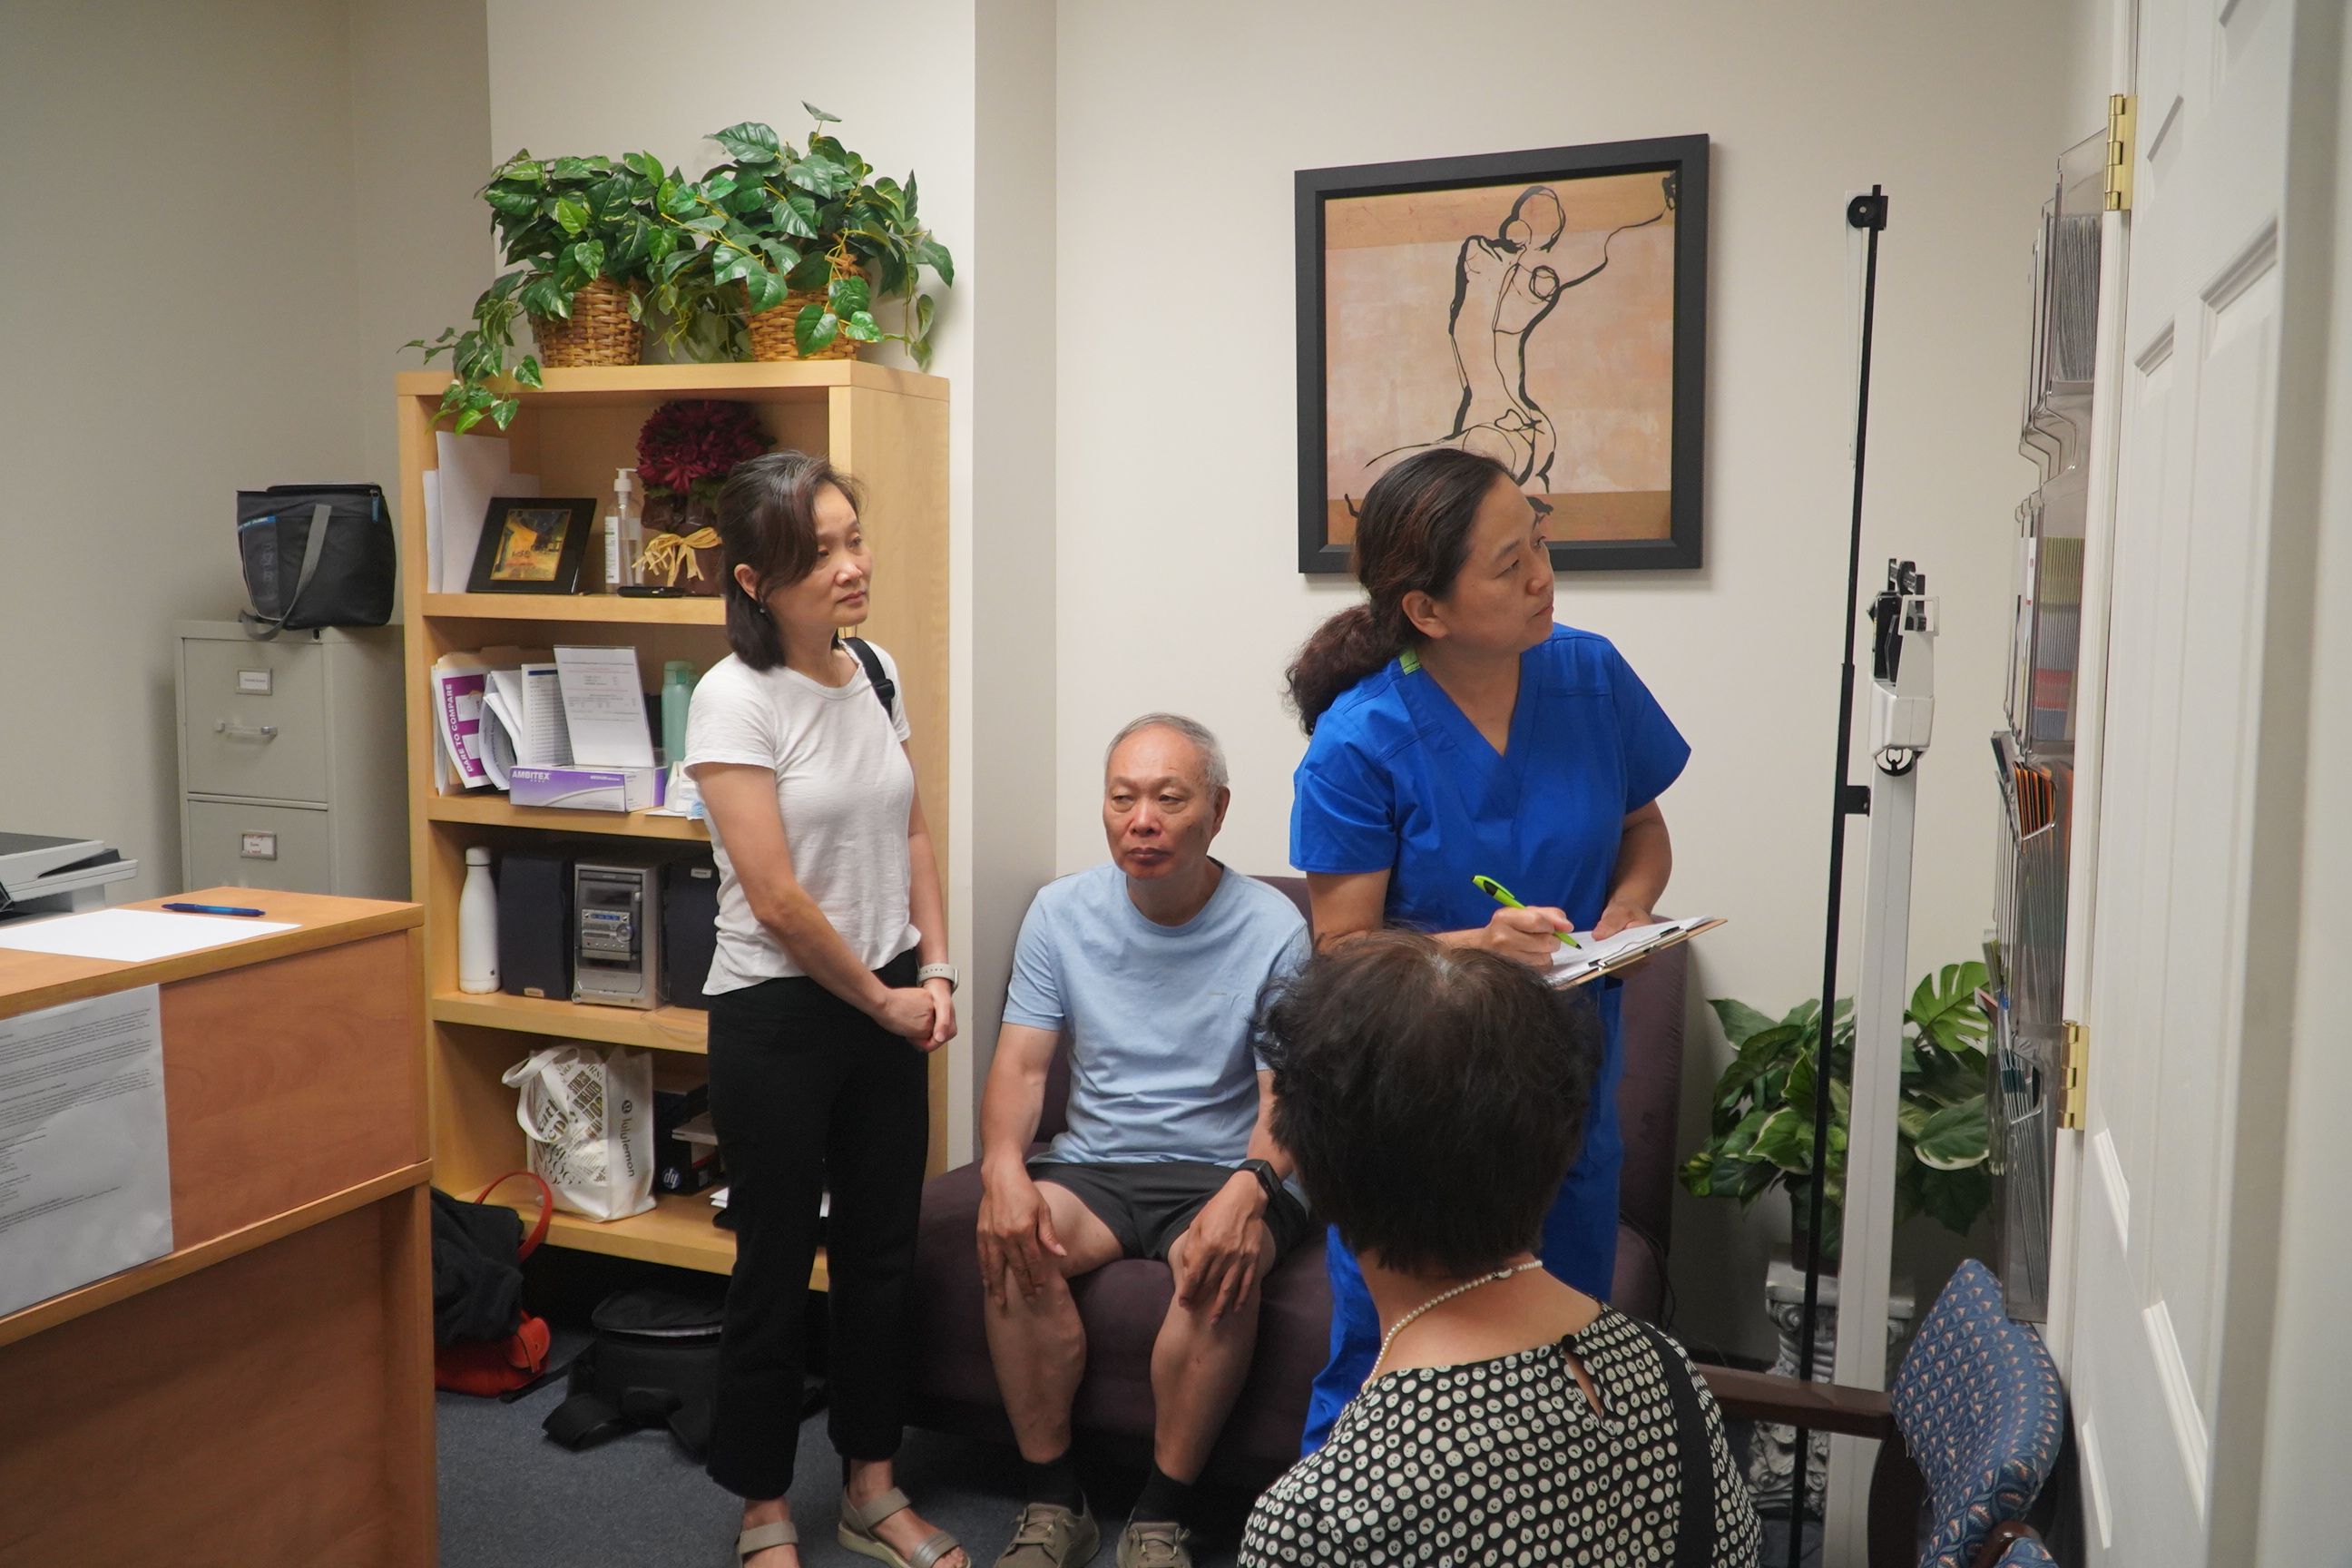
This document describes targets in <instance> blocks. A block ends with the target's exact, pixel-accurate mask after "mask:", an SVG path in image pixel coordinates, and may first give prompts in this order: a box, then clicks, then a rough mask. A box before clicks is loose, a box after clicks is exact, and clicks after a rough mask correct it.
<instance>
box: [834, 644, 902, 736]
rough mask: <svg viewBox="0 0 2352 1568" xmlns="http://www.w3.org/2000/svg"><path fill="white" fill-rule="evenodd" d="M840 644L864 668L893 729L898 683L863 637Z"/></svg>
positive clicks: (896, 721)
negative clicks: (854, 656) (885, 669)
mask: <svg viewBox="0 0 2352 1568" xmlns="http://www.w3.org/2000/svg"><path fill="white" fill-rule="evenodd" d="M841 644H842V646H843V647H845V648H847V649H848V650H849V651H850V652H852V653H854V654H856V656H857V662H858V663H860V664H862V665H864V666H865V667H866V679H867V680H869V681H871V682H873V685H874V695H875V698H876V699H877V700H878V701H880V703H881V704H882V711H883V712H884V713H885V714H887V716H888V718H889V720H890V723H891V725H892V726H893V727H894V728H895V727H896V726H897V724H898V682H897V681H895V680H893V679H890V677H889V676H888V674H887V673H886V672H885V671H884V670H883V668H882V656H881V655H880V654H878V653H876V652H875V651H874V645H873V644H871V643H869V642H867V641H866V639H865V638H864V637H844V638H842V639H841Z"/></svg>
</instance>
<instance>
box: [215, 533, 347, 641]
mask: <svg viewBox="0 0 2352 1568" xmlns="http://www.w3.org/2000/svg"><path fill="white" fill-rule="evenodd" d="M334 515H335V511H334V509H333V508H332V507H330V506H327V505H325V504H324V503H321V504H320V505H317V506H313V507H312V508H311V509H310V532H309V533H308V534H307V535H305V536H304V538H303V541H302V572H301V575H299V576H298V577H297V578H295V579H294V591H293V592H292V593H290V594H289V595H286V597H285V598H284V599H283V600H282V601H280V603H279V605H278V613H277V614H276V615H274V616H263V615H257V614H256V613H254V612H253V611H251V610H239V611H238V612H237V613H236V618H237V621H238V623H239V624H240V625H242V626H244V627H245V635H246V636H247V637H251V638H252V639H253V640H254V641H255V642H268V641H269V640H270V639H271V638H273V637H277V635H278V633H279V632H282V631H284V630H285V629H286V623H287V622H288V621H290V620H292V619H293V618H294V606H295V605H299V604H300V603H301V602H302V590H303V589H305V588H307V587H309V586H310V574H312V573H314V572H316V571H317V570H318V569H319V552H320V551H322V550H324V549H326V547H327V523H328V521H330V520H331V519H332V518H333V517H334ZM285 569H286V563H284V562H282V561H281V562H279V563H278V570H279V571H281V572H283V571H284V570H285Z"/></svg>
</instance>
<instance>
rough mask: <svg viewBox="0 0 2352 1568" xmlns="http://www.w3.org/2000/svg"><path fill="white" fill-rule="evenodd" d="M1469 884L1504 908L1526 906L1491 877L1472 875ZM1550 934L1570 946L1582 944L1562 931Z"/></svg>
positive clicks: (1518, 908) (1514, 908) (1512, 908)
mask: <svg viewBox="0 0 2352 1568" xmlns="http://www.w3.org/2000/svg"><path fill="white" fill-rule="evenodd" d="M1470 885H1471V886H1472V887H1474V888H1475V889H1478V890H1479V891H1480V892H1482V893H1484V894H1486V896H1487V897H1488V898H1490V899H1492V900H1495V901H1496V903H1498V904H1500V905H1502V906H1503V907H1504V908H1505V909H1511V910H1523V909H1526V908H1527V907H1528V906H1527V905H1525V904H1523V903H1521V902H1519V900H1517V899H1515V898H1513V897H1511V889H1508V888H1506V887H1505V886H1503V884H1502V883H1500V882H1497V881H1496V880H1495V879H1494V878H1492V877H1473V878H1471V879H1470ZM1552 935H1554V936H1556V937H1558V938H1559V940H1560V941H1561V942H1565V943H1566V944H1567V945H1569V946H1570V947H1574V948H1581V947H1582V946H1583V945H1584V944H1583V943H1582V942H1579V941H1577V940H1576V939H1575V938H1574V937H1572V936H1570V935H1569V934H1568V933H1567V932H1566V931H1554V932H1552Z"/></svg>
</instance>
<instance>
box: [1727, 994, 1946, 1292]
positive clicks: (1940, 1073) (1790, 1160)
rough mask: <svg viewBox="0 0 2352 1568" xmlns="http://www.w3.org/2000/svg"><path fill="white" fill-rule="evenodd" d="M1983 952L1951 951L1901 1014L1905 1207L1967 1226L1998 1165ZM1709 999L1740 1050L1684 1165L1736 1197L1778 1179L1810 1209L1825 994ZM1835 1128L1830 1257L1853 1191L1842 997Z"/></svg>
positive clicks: (1826, 1207) (1826, 1215)
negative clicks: (1988, 1077)
mask: <svg viewBox="0 0 2352 1568" xmlns="http://www.w3.org/2000/svg"><path fill="white" fill-rule="evenodd" d="M1983 984H1985V966H1984V965H1983V964H1982V963H1975V962H1970V963H1948V964H1946V965H1945V966H1944V967H1943V968H1942V969H1941V970H1939V971H1937V973H1933V974H1930V975H1927V976H1926V977H1925V978H1924V979H1922V980H1921V981H1920V982H1919V984H1918V986H1917V988H1916V989H1915V990H1914V991H1913V992H1912V993H1911V1001H1910V1005H1908V1006H1907V1007H1906V1009H1905V1010H1904V1015H1903V1026H1904V1027H1903V1047H1902V1091H1901V1093H1902V1098H1901V1101H1900V1104H1899V1106H1898V1108H1897V1110H1896V1113H1895V1115H1896V1122H1897V1127H1898V1135H1897V1140H1896V1142H1897V1143H1898V1145H1899V1147H1898V1149H1897V1152H1896V1156H1895V1159H1896V1164H1895V1219H1896V1220H1897V1222H1898V1223H1899V1222H1900V1221H1902V1220H1905V1219H1908V1218H1909V1217H1911V1216H1912V1215H1915V1214H1927V1215H1932V1216H1933V1217H1934V1218H1936V1219H1937V1221H1939V1222H1940V1223H1941V1224H1943V1225H1944V1226H1947V1227H1948V1228H1949V1229H1951V1230H1954V1231H1957V1232H1959V1233H1960V1234H1962V1235H1965V1234H1967V1232H1968V1230H1969V1227H1970V1226H1973V1225H1975V1223H1976V1222H1977V1219H1978V1218H1979V1216H1980V1215H1982V1214H1983V1213H1984V1211H1985V1209H1986V1208H1987V1207H1988V1206H1989V1205H1990V1203H1991V1202H1992V1177H1991V1173H1990V1171H1989V1170H1988V1168H1987V1163H1986V1162H1987V1157H1988V1154H1989V1152H1990V1134H1991V1121H1990V1112H1989V1110H1988V1109H1987V1106H1986V1100H1985V1051H1984V1040H1985V1036H1986V1023H1985V1016H1984V1012H1983V1009H1982V1008H1981V1007H1979V1005H1978V1003H1977V1000H1976V996H1977V991H1978V989H1979V987H1981V986H1982V985H1983ZM1707 1005H1709V1006H1711V1007H1713V1008H1714V1009H1715V1016H1716V1017H1717V1019H1719V1020H1721V1022H1722V1024H1723V1030H1724V1033H1725V1035H1726V1036H1727V1037H1729V1039H1730V1042H1731V1046H1732V1048H1733V1050H1734V1051H1735V1052H1736V1053H1737V1055H1735V1056H1734V1058H1732V1062H1731V1065H1730V1066H1729V1067H1728V1068H1725V1069H1724V1073H1723V1076H1722V1077H1721V1078H1720V1079H1717V1080H1716V1085H1715V1104H1714V1109H1713V1112H1712V1115H1711V1118H1710V1124H1709V1135H1708V1137H1707V1140H1706V1142H1705V1143H1704V1144H1702V1145H1700V1147H1699V1149H1698V1151H1697V1152H1696V1153H1694V1154H1693V1155H1692V1156H1691V1157H1690V1159H1689V1160H1688V1161H1686V1162H1685V1163H1684V1165H1683V1168H1682V1182H1683V1185H1684V1186H1685V1188H1687V1189H1688V1190H1689V1191H1690V1192H1692V1193H1693V1194H1696V1195H1697V1196H1700V1197H1709V1196H1717V1197H1731V1198H1738V1200H1739V1204H1740V1206H1741V1207H1742V1208H1746V1207H1748V1206H1749V1205H1753V1204H1754V1203H1755V1202H1756V1200H1757V1199H1759V1198H1760V1197H1762V1196H1763V1195H1764V1194H1766V1193H1768V1192H1769V1191H1771V1190H1772V1189H1773V1188H1775V1187H1779V1188H1781V1189H1783V1190H1785V1191H1786V1192H1787V1193H1788V1194H1789V1196H1790V1199H1791V1201H1792V1202H1793V1203H1794V1204H1795V1205H1796V1207H1797V1214H1798V1216H1799V1219H1800V1221H1802V1219H1803V1218H1804V1216H1805V1215H1806V1213H1807V1211H1808V1208H1809V1205H1811V1197H1812V1185H1813V1181H1814V1171H1813V1115H1814V1107H1815V1104H1816V1101H1815V1098H1814V1097H1815V1094H1816V1093H1817V1085H1818V1069H1819V1064H1820V1058H1821V1043H1822V1017H1821V1013H1822V1009H1821V1004H1820V1002H1818V1001H1811V1002H1806V1003H1803V1004H1801V1005H1799V1006H1797V1007H1796V1008H1794V1009H1793V1010H1791V1011H1790V1013H1789V1014H1788V1015H1787V1016H1784V1017H1781V1018H1778V1019H1774V1018H1771V1017H1769V1016H1766V1015H1765V1014H1763V1013H1760V1012H1759V1011H1758V1010H1757V1009H1755V1008H1753V1007H1750V1006H1748V1005H1747V1004H1746V1003H1744V1002H1735V1001H1733V1000H1731V999H1730V998H1728V997H1716V998H1713V999H1711V1000H1710V1001H1709V1002H1708V1004H1707ZM1831 1062H1832V1069H1833V1070H1832V1078H1831V1080H1830V1111H1831V1121H1830V1141H1829V1157H1828V1160H1827V1162H1826V1163H1827V1166H1828V1169H1827V1171H1826V1173H1825V1185H1824V1186H1823V1188H1822V1236H1821V1237H1820V1240H1819V1245H1820V1247H1821V1250H1822V1255H1823V1257H1824V1258H1830V1259H1834V1258H1835V1257H1836V1255H1837V1251H1838V1242H1839V1237H1840V1234H1841V1216H1842V1214H1843V1207H1844V1204H1845V1178H1846V1142H1847V1136H1846V1131H1847V1130H1846V1122H1847V1115H1848V1112H1849V1110H1851V1100H1850V1095H1849V1091H1848V1089H1847V1087H1846V1086H1847V1084H1848V1083H1849V1082H1851V1081H1852V1079H1851V1069H1852V1067H1853V998H1851V997H1841V998H1840V999H1839V1001H1838V1003H1837V1006H1836V1010H1835V1013H1834V1016H1833V1019H1832V1029H1831Z"/></svg>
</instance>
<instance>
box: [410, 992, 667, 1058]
mask: <svg viewBox="0 0 2352 1568" xmlns="http://www.w3.org/2000/svg"><path fill="white" fill-rule="evenodd" d="M425 1011H426V1012H427V1013H428V1014H429V1015H430V1016H432V1017H433V1019H434V1020H435V1021H436V1022H438V1023H443V1024H471V1025H473V1026H476V1027H478V1028H485V1029H510V1030H515V1031H518V1032H520V1033H522V1034H529V1035H553V1036H556V1037H559V1038H562V1039H567V1040H593V1041H595V1042H596V1043H597V1044H599V1045H614V1046H635V1047H638V1048H639V1049H641V1050H648V1051H686V1052H688V1053H690V1054H692V1055H694V1056H701V1055H704V1054H705V1053H706V1052H708V1051H709V1048H710V1045H709V1041H710V1015H709V1014H708V1013H705V1012H702V1011H701V1010H700V1009H698V1008H694V1007H655V1008H651V1009H641V1008H636V1007H596V1006H591V1005H588V1004H586V1003H583V1002H557V1001H552V1000H549V1001H541V1000H540V999H538V998H537V997H533V996H509V995H507V994H505V993H504V992H496V991H494V992H492V993H490V994H488V995H478V994H467V993H466V992H463V991H452V992H448V993H446V994H441V995H438V996H435V997H432V998H431V999H430V1000H428V1001H427V1002H426V1003H425Z"/></svg>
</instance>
